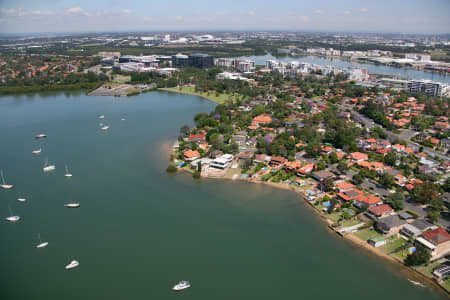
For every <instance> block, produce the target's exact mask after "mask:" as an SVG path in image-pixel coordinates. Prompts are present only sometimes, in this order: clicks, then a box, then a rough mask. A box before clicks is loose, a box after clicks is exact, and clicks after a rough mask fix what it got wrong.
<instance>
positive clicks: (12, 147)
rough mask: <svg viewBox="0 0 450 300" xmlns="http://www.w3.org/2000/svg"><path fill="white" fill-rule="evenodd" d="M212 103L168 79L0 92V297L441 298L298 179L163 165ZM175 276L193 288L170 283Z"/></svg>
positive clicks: (442, 297)
mask: <svg viewBox="0 0 450 300" xmlns="http://www.w3.org/2000/svg"><path fill="white" fill-rule="evenodd" d="M214 105H215V104H213V103H211V102H209V101H207V100H205V99H202V98H200V97H196V96H189V95H180V94H170V93H163V92H150V93H146V94H141V95H138V96H133V97H127V98H114V97H94V96H92V97H88V96H85V95H84V94H82V93H56V94H54V93H46V94H40V95H29V96H6V97H1V98H0V138H1V139H0V140H1V141H2V142H1V144H2V147H0V168H1V169H2V170H3V171H4V174H5V177H6V181H7V182H8V183H11V184H14V185H15V188H14V189H13V190H9V191H4V190H2V191H0V215H1V221H0V224H1V226H0V244H1V247H0V265H1V269H2V271H1V272H0V298H1V299H33V300H40V299H45V300H49V299H65V300H70V299H85V300H87V299H109V300H111V299H197V300H201V299H271V300H272V299H300V298H301V299H326V300H329V299H365V300H371V299H374V300H375V299H376V300H378V299H385V300H387V299H395V300H398V299H408V300H415V299H427V300H431V299H446V296H444V295H442V294H441V293H440V292H437V291H435V290H432V289H431V288H428V287H418V286H415V285H412V284H411V283H410V282H409V281H408V280H407V278H406V276H405V274H403V273H402V272H399V266H397V265H391V264H390V263H387V262H385V261H383V260H382V259H379V258H376V257H373V256H372V255H371V254H369V253H367V252H365V251H363V250H360V249H358V248H356V247H354V246H353V245H352V244H350V243H349V242H347V241H345V240H343V239H341V238H339V237H337V236H336V235H335V234H332V233H330V232H329V230H328V229H327V228H326V226H325V224H324V223H323V222H322V221H321V220H320V219H319V218H318V217H317V215H316V214H315V213H314V212H313V211H312V210H311V209H310V208H309V207H308V206H307V205H306V204H305V203H303V202H302V201H300V199H299V198H298V196H297V195H296V194H294V193H293V192H290V191H284V190H277V189H274V188H271V187H267V186H262V185H257V184H250V183H243V182H230V181H221V180H201V181H194V180H193V179H192V177H191V176H190V175H189V174H177V175H168V174H167V173H166V172H165V168H166V167H167V151H168V149H169V148H170V146H171V144H172V143H173V141H174V139H176V137H177V134H178V132H179V128H180V127H181V126H182V125H184V124H189V125H192V117H193V116H194V115H195V114H196V113H198V112H209V111H211V110H212V109H213V108H214ZM99 115H105V119H104V120H103V121H101V120H99V119H98V116H99ZM122 118H125V120H123V121H122V120H121V119H122ZM99 122H103V123H104V124H107V125H109V126H110V129H109V130H108V131H101V130H100V127H99ZM39 133H46V134H47V135H48V138H47V139H42V140H35V139H34V138H33V137H34V135H36V134H39ZM36 148H42V153H41V154H40V155H33V154H31V151H32V150H33V149H36ZM47 157H48V159H49V162H50V163H52V164H55V165H56V170H55V171H54V172H52V173H43V171H42V167H43V165H44V161H45V160H46V158H47ZM65 164H67V165H68V167H69V170H70V172H71V173H72V174H73V178H71V179H67V178H65V177H64V176H63V175H64V173H65V170H64V165H65ZM19 196H21V197H25V198H27V201H26V202H25V203H20V202H18V201H16V199H17V197H19ZM68 201H76V202H79V203H80V204H81V207H80V208H78V209H68V208H65V207H64V206H63V205H64V203H67V202H68ZM8 206H9V207H11V209H12V212H13V213H14V214H17V215H19V216H20V217H21V218H22V219H21V220H20V221H19V222H18V223H8V222H6V221H5V219H4V217H6V216H8V215H9V212H8ZM38 233H40V235H41V237H42V240H44V241H47V242H49V245H48V246H47V247H46V248H42V249H36V248H35V246H36V244H37V243H38V238H37V235H38ZM72 259H76V260H78V261H79V262H80V266H79V267H78V268H75V269H73V270H70V271H67V270H65V269H64V266H65V265H66V264H68V263H69V261H71V260H72ZM180 280H189V281H190V282H191V283H192V288H190V289H188V290H185V291H183V292H180V293H175V292H172V291H171V287H172V286H173V285H174V284H175V283H177V282H178V281H180Z"/></svg>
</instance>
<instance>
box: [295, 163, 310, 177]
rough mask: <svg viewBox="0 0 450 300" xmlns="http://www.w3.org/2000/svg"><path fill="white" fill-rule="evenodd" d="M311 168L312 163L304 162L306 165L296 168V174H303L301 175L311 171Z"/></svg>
mask: <svg viewBox="0 0 450 300" xmlns="http://www.w3.org/2000/svg"><path fill="white" fill-rule="evenodd" d="M313 170H314V164H313V163H311V164H306V165H304V166H303V167H301V168H299V169H298V170H297V174H298V175H300V176H303V175H306V174H309V173H311V172H312V171H313Z"/></svg>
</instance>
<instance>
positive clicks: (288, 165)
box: [283, 160, 302, 172]
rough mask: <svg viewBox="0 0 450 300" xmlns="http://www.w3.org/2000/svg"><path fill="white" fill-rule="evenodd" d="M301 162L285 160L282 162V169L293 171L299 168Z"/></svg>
mask: <svg viewBox="0 0 450 300" xmlns="http://www.w3.org/2000/svg"><path fill="white" fill-rule="evenodd" d="M301 166H302V162H301V161H300V160H295V161H286V162H285V163H284V166H283V167H284V169H285V170H286V171H288V172H295V171H296V170H297V169H299V168H301Z"/></svg>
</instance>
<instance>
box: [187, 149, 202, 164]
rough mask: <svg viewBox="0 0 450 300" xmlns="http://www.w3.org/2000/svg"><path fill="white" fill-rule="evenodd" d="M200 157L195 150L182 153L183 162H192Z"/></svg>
mask: <svg viewBox="0 0 450 300" xmlns="http://www.w3.org/2000/svg"><path fill="white" fill-rule="evenodd" d="M199 157H200V153H199V152H198V151H197V150H186V151H184V160H187V161H192V160H196V159H197V158H199Z"/></svg>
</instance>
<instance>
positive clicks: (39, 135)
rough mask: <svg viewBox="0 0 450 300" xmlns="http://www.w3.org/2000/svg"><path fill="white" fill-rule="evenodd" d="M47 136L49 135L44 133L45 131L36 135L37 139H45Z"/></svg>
mask: <svg viewBox="0 0 450 300" xmlns="http://www.w3.org/2000/svg"><path fill="white" fill-rule="evenodd" d="M46 137H47V135H46V134H43V133H41V134H38V135H35V136H34V138H35V139H43V138H46Z"/></svg>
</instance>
